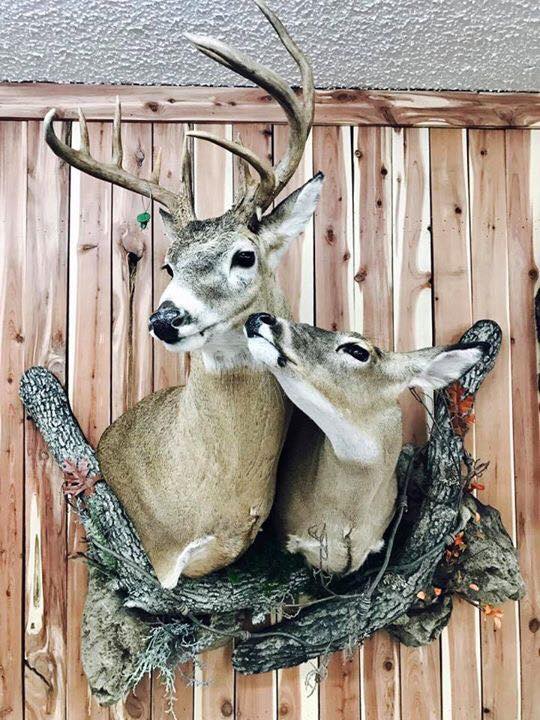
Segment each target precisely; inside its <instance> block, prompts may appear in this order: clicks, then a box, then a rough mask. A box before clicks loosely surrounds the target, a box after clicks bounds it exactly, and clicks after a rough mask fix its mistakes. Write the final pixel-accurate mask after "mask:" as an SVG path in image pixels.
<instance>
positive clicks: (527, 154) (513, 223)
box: [505, 130, 540, 720]
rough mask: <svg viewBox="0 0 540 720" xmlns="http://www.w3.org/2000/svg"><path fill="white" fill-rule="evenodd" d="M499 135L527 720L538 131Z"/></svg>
mask: <svg viewBox="0 0 540 720" xmlns="http://www.w3.org/2000/svg"><path fill="white" fill-rule="evenodd" d="M505 134H506V197H507V203H508V207H507V218H508V221H507V222H508V243H509V264H508V272H509V290H510V298H511V300H510V305H509V308H510V332H511V346H510V347H511V357H512V411H513V430H514V477H515V483H516V510H517V513H516V514H517V544H518V547H519V557H520V563H521V571H522V573H523V578H524V580H525V584H526V586H527V594H526V596H525V597H524V598H523V599H522V600H521V602H520V612H519V615H520V630H521V634H520V638H521V643H520V645H521V718H522V720H533V718H535V717H536V715H537V714H538V708H539V707H540V683H539V682H538V678H539V673H540V645H539V643H540V632H538V618H540V582H539V575H538V568H539V566H540V427H539V415H538V407H539V397H538V385H537V374H536V362H537V357H536V338H535V327H534V297H535V295H536V293H537V292H538V288H539V284H538V270H539V265H540V254H539V255H537V256H536V257H535V250H536V253H539V251H540V236H539V235H540V189H539V185H538V181H539V179H540V176H539V163H540V133H538V132H537V131H531V130H507V131H506V133H505ZM535 222H536V226H535V224H534V223H535ZM535 234H536V238H535ZM535 240H536V243H535ZM535 244H536V247H535Z"/></svg>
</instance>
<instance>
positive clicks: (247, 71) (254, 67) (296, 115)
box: [186, 0, 314, 215]
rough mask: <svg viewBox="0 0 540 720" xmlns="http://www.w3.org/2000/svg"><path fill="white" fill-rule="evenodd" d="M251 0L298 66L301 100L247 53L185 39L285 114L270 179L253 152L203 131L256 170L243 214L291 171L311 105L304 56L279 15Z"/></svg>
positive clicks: (273, 192)
mask: <svg viewBox="0 0 540 720" xmlns="http://www.w3.org/2000/svg"><path fill="white" fill-rule="evenodd" d="M255 2H256V4H257V6H258V8H259V9H260V10H261V12H262V13H263V14H264V16H265V17H266V18H267V19H268V21H269V22H270V24H271V25H272V27H273V28H274V30H275V31H276V33H277V35H278V37H279V39H280V40H281V42H282V44H283V46H284V47H285V49H286V50H287V52H288V53H289V54H290V55H291V57H292V58H293V59H294V61H295V62H296V64H297V65H298V67H299V69H300V74H301V78H302V91H303V101H300V100H299V98H298V97H297V96H296V95H295V93H294V91H293V90H292V88H291V87H290V86H289V85H288V84H287V83H286V82H285V80H284V79H283V78H282V77H280V76H279V75H278V74H277V73H276V72H274V71H273V70H271V69H270V68H268V67H266V66H265V65H261V64H260V63H258V62H256V61H255V60H252V59H251V58H249V57H248V56H247V55H244V54H243V53H240V52H238V51H237V50H235V49H233V48H230V47H229V46H228V45H225V44H224V43H222V42H221V41H220V40H216V39H215V38H212V37H208V36H205V35H192V34H189V33H186V37H187V39H188V40H189V41H190V42H191V43H193V45H195V47H196V48H197V49H198V50H200V51H201V52H202V53H204V54H205V55H206V56H207V57H209V58H211V59H212V60H215V61H216V62H218V63H220V64H221V65H224V66H225V67H226V68H229V69H230V70H233V71H234V72H235V73H237V74H238V75H241V76H242V77H245V78H246V79H247V80H250V81H251V82H253V83H255V84H257V85H259V87H261V88H263V90H266V92H268V93H269V94H270V95H271V96H272V97H273V98H275V100H276V101H277V102H278V103H279V104H280V105H281V107H282V108H283V110H284V112H285V114H286V116H287V120H288V122H289V127H290V134H289V144H288V148H287V151H286V153H285V155H284V156H283V158H282V159H281V160H280V161H279V162H278V164H277V165H276V166H275V168H272V175H273V178H274V180H273V182H271V181H270V176H269V174H268V169H266V170H265V173H264V174H261V164H262V162H263V161H261V160H259V159H258V158H256V157H255V156H254V154H253V153H247V152H246V148H244V147H243V146H242V145H240V144H239V143H233V142H227V144H225V142H224V141H223V140H222V139H221V138H217V137H215V136H212V135H210V134H208V133H204V138H203V139H205V140H209V141H210V142H214V143H216V144H217V145H220V146H221V147H224V148H225V149H227V150H229V151H230V152H232V153H234V154H235V155H239V156H240V157H242V158H243V159H244V160H245V161H246V162H248V163H249V164H250V165H251V166H252V167H253V168H254V169H255V170H256V171H257V172H258V173H259V175H260V177H261V182H260V183H259V185H258V186H257V188H256V189H255V190H254V192H253V193H251V194H249V193H248V194H247V195H246V198H245V200H244V203H242V204H241V206H239V208H238V212H243V213H245V214H247V215H249V214H253V212H255V209H258V210H260V211H264V210H266V208H268V207H269V205H270V204H271V202H272V201H273V199H274V198H275V197H276V196H277V195H278V194H279V193H280V192H281V190H282V189H283V188H284V187H285V185H286V184H287V182H288V181H289V180H290V178H291V177H292V175H293V174H294V171H295V170H296V168H297V167H298V164H299V163H300V160H301V158H302V154H303V152H304V146H305V144H306V140H307V136H308V134H309V131H310V129H311V125H312V123H313V108H314V82H313V71H312V69H311V66H310V64H309V62H308V60H307V58H306V56H305V55H304V53H303V52H302V51H301V50H300V48H299V47H298V46H297V44H296V43H295V42H294V40H293V39H292V38H291V36H290V35H289V33H288V32H287V30H286V29H285V27H284V26H283V24H282V22H281V21H280V20H279V18H278V17H277V16H276V15H275V14H274V13H273V12H272V11H271V10H270V9H269V8H268V7H267V5H266V3H265V2H263V0H255ZM197 137H203V134H202V133H201V134H198V135H197ZM265 167H266V163H265ZM268 167H269V166H268Z"/></svg>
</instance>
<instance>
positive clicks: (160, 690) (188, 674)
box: [152, 123, 193, 720]
mask: <svg viewBox="0 0 540 720" xmlns="http://www.w3.org/2000/svg"><path fill="white" fill-rule="evenodd" d="M185 129H186V128H185V126H184V125H181V124H178V123H156V124H154V126H153V148H154V152H153V156H154V158H155V157H156V152H157V149H158V148H161V150H162V158H163V161H162V164H161V179H160V183H161V185H163V187H166V188H168V189H169V190H173V191H177V190H178V188H179V185H180V153H181V149H182V145H183V142H184V132H185ZM159 207H160V206H159V205H158V204H157V203H154V207H153V211H152V232H153V276H154V282H153V303H152V309H155V308H157V307H158V305H159V298H160V296H161V293H162V292H163V290H164V289H165V287H166V286H167V284H168V282H169V280H170V278H169V276H168V274H167V273H166V272H165V271H164V270H162V269H161V266H162V265H163V260H164V257H165V254H166V252H167V248H168V247H169V238H167V236H166V235H165V231H164V226H163V222H162V220H161V218H160V216H159ZM153 353H154V355H153V377H154V382H153V390H154V391H156V390H161V389H162V388H166V387H172V386H175V385H182V384H184V383H185V369H186V363H185V357H184V355H181V354H177V353H171V352H169V351H168V350H166V349H165V348H164V347H163V345H162V344H161V343H160V342H156V341H154V342H153ZM192 678H193V664H192V663H185V664H184V665H182V666H181V667H180V668H179V670H178V671H177V673H176V680H175V693H174V698H172V699H170V698H169V697H168V696H167V693H166V692H165V688H164V685H163V683H162V682H161V680H160V678H159V675H158V674H157V673H156V674H155V675H153V676H152V718H153V720H166V718H167V717H168V716H167V711H168V710H169V708H170V707H172V710H173V711H174V713H175V715H176V717H177V718H178V720H191V718H192V716H193V686H192V685H191V684H190V682H191V680H192ZM170 701H171V702H170Z"/></svg>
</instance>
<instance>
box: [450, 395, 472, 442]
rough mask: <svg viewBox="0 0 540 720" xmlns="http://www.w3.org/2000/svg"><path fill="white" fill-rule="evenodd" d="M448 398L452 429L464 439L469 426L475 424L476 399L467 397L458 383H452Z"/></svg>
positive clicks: (470, 396)
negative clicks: (474, 408)
mask: <svg viewBox="0 0 540 720" xmlns="http://www.w3.org/2000/svg"><path fill="white" fill-rule="evenodd" d="M446 396H447V398H448V411H449V413H450V422H451V423H452V429H453V431H454V432H455V433H456V435H460V436H461V437H463V435H465V433H466V432H467V430H468V429H469V426H470V425H472V424H473V423H474V422H475V415H474V411H473V406H474V397H473V396H472V395H467V394H466V390H465V388H464V387H463V386H462V385H460V384H459V383H458V382H454V383H452V384H451V385H450V386H449V387H448V388H447V389H446Z"/></svg>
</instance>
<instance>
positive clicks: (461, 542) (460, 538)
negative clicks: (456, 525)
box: [454, 532, 465, 547]
mask: <svg viewBox="0 0 540 720" xmlns="http://www.w3.org/2000/svg"><path fill="white" fill-rule="evenodd" d="M454 545H456V546H457V547H460V546H461V545H465V540H464V539H463V533H462V532H460V533H458V534H457V535H456V537H455V538H454Z"/></svg>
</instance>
